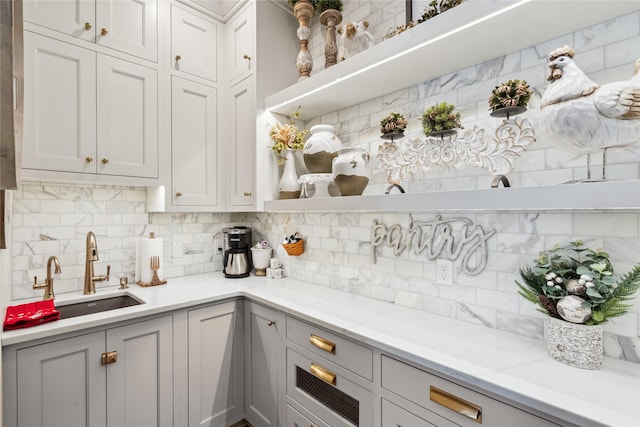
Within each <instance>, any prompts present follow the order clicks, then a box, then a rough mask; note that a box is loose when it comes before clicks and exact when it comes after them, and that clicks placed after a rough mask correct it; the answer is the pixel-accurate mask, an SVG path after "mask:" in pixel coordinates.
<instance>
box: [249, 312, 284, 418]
mask: <svg viewBox="0 0 640 427" xmlns="http://www.w3.org/2000/svg"><path fill="white" fill-rule="evenodd" d="M285 327H286V326H285V321H284V315H283V314H282V313H280V312H278V311H275V310H272V309H270V308H267V307H264V306H262V305H259V304H256V303H253V302H250V301H247V302H245V349H246V358H245V402H246V403H245V412H246V414H245V416H246V418H247V421H249V422H250V423H251V425H253V426H254V427H264V426H271V427H277V426H279V425H281V424H282V418H280V423H279V422H278V419H279V417H278V408H279V407H280V406H281V404H282V403H283V401H282V397H283V396H284V390H285V385H284V381H280V380H282V379H284V372H285V369H286V368H285V363H284V354H285V344H284V335H285V331H284V328H285Z"/></svg>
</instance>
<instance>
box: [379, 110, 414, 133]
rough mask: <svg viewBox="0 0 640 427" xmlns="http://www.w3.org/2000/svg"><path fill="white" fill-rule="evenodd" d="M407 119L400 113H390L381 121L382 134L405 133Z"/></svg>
mask: <svg viewBox="0 0 640 427" xmlns="http://www.w3.org/2000/svg"><path fill="white" fill-rule="evenodd" d="M407 124H408V122H407V119H405V118H404V116H403V115H402V114H400V113H389V114H387V115H386V116H385V117H384V118H383V119H382V120H380V132H382V133H383V134H387V133H404V131H405V129H406V128H407Z"/></svg>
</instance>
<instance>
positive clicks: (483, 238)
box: [370, 215, 496, 276]
mask: <svg viewBox="0 0 640 427" xmlns="http://www.w3.org/2000/svg"><path fill="white" fill-rule="evenodd" d="M495 233H496V230H495V229H492V230H489V231H487V232H485V231H484V229H483V228H482V226H480V225H474V223H473V221H471V220H470V219H469V218H464V217H455V218H442V217H441V216H440V215H436V216H435V217H434V218H433V219H432V220H431V221H413V220H412V221H411V226H410V227H409V228H408V229H407V230H406V231H403V230H402V227H401V226H400V225H399V224H393V225H391V226H387V225H386V224H383V223H381V222H378V220H375V219H374V220H373V223H372V224H371V256H370V258H371V262H372V263H373V264H375V263H376V261H377V255H376V248H377V247H378V246H388V247H391V248H393V254H394V255H395V256H400V255H402V253H403V252H404V251H405V250H413V252H414V253H415V254H416V255H419V254H421V253H423V252H424V254H425V257H426V258H427V259H428V260H431V261H433V260H435V259H437V258H447V259H450V260H452V261H456V260H457V259H458V258H460V257H462V260H461V262H460V267H461V269H462V272H463V273H465V274H467V275H469V276H474V275H476V274H479V273H481V272H482V271H483V270H484V269H485V267H486V266H487V258H488V253H489V252H488V251H489V249H488V247H487V241H488V240H489V238H490V237H491V236H493V235H494V234H495Z"/></svg>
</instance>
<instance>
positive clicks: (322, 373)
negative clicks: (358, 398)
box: [309, 363, 336, 385]
mask: <svg viewBox="0 0 640 427" xmlns="http://www.w3.org/2000/svg"><path fill="white" fill-rule="evenodd" d="M309 371H310V372H311V373H312V374H313V375H314V376H315V377H316V378H320V379H321V380H322V381H324V382H326V383H329V384H331V385H336V374H334V373H333V372H331V371H329V370H327V369H325V368H323V367H322V366H320V365H316V364H315V363H312V364H311V368H309Z"/></svg>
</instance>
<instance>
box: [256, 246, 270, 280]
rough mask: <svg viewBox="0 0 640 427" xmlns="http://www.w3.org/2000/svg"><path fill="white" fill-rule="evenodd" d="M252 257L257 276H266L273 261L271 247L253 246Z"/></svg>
mask: <svg viewBox="0 0 640 427" xmlns="http://www.w3.org/2000/svg"><path fill="white" fill-rule="evenodd" d="M251 258H252V262H253V267H254V268H255V269H256V276H266V274H267V272H266V271H267V267H269V265H270V263H271V248H251Z"/></svg>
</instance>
